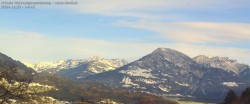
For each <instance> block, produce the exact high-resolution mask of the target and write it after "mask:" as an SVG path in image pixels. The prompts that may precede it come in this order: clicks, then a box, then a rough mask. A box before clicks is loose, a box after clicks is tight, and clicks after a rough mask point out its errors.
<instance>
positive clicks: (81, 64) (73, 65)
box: [24, 56, 128, 80]
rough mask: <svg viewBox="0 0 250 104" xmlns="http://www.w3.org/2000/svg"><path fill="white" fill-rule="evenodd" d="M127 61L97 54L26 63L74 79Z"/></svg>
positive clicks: (37, 69) (41, 71) (40, 70)
mask: <svg viewBox="0 0 250 104" xmlns="http://www.w3.org/2000/svg"><path fill="white" fill-rule="evenodd" d="M127 63H128V62H127V61H125V60H123V59H104V58H100V57H97V56H94V57H92V58H89V59H78V60H74V59H70V60H61V61H58V62H38V63H33V64H30V63H25V62H24V64H26V65H27V66H29V67H30V68H33V69H35V70H36V71H37V72H39V73H55V74H59V75H62V76H65V77H68V78H70V79H73V80H78V79H82V78H85V77H87V76H91V75H95V74H98V73H103V72H106V71H111V70H115V69H116V68H118V67H121V66H124V65H126V64H127Z"/></svg>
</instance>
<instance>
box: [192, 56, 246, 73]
mask: <svg viewBox="0 0 250 104" xmlns="http://www.w3.org/2000/svg"><path fill="white" fill-rule="evenodd" d="M193 60H194V61H196V62H197V63H199V64H205V65H209V66H211V67H214V68H220V69H224V70H225V71H228V72H233V73H236V74H240V73H241V72H242V71H244V70H246V69H248V65H245V64H240V63H238V62H237V61H236V60H232V59H229V58H228V57H218V56H216V57H212V56H210V57H209V56H205V55H199V56H196V57H194V58H193Z"/></svg>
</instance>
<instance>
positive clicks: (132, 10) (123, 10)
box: [70, 0, 249, 19]
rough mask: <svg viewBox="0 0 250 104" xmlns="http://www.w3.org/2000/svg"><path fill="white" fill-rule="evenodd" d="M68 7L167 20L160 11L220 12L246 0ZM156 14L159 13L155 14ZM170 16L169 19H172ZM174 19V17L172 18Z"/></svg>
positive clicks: (93, 1)
mask: <svg viewBox="0 0 250 104" xmlns="http://www.w3.org/2000/svg"><path fill="white" fill-rule="evenodd" d="M78 2H79V4H78V5H76V6H72V7H70V9H73V10H77V11H79V12H82V13H89V14H96V15H104V16H119V17H138V18H144V19H145V18H148V19H152V18H167V17H168V16H170V15H168V16H164V15H165V14H164V13H163V12H162V11H169V10H183V9H199V10H201V9H203V10H204V9H207V10H221V9H230V8H242V7H247V6H248V4H249V2H248V1H247V0H202V1H201V0H137V1H134V0H120V1H117V0H105V1H100V0H81V1H80V0H79V1H78ZM157 12H160V13H158V14H157ZM172 16H173V15H171V16H170V17H172ZM173 17H175V16H173Z"/></svg>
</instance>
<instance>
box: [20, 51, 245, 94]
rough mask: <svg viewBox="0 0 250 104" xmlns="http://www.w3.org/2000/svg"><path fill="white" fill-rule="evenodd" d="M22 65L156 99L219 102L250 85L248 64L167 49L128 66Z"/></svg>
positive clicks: (110, 62)
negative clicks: (166, 97) (193, 99)
mask: <svg viewBox="0 0 250 104" xmlns="http://www.w3.org/2000/svg"><path fill="white" fill-rule="evenodd" d="M25 64H26V65H27V66H29V67H31V68H33V69H35V70H36V71H37V72H38V73H53V74H58V75H60V76H63V77H67V78H70V79H72V80H74V81H81V82H98V83H102V84H104V85H107V86H110V87H115V88H118V89H126V90H130V91H136V92H147V93H152V94H156V95H160V96H174V97H189V98H205V99H222V98H223V97H224V96H225V94H226V92H227V91H228V90H229V89H234V90H235V91H236V92H241V91H242V90H243V89H245V88H246V87H249V86H250V80H249V79H250V67H249V65H246V64H242V63H238V62H237V61H236V60H232V59H229V58H227V57H212V56H205V55H199V56H196V57H194V58H191V57H189V56H187V55H185V54H184V53H181V52H178V51H176V50H173V49H169V48H158V49H156V50H154V51H153V52H152V53H150V54H148V55H146V56H144V57H142V58H140V59H138V60H136V61H134V62H131V63H128V62H127V61H125V60H122V59H104V58H100V57H93V58H89V59H81V60H74V59H71V60H65V61H58V62H39V63H33V64H28V63H25Z"/></svg>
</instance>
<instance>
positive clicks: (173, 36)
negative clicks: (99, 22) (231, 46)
mask: <svg viewBox="0 0 250 104" xmlns="http://www.w3.org/2000/svg"><path fill="white" fill-rule="evenodd" d="M114 24H115V25H120V26H126V27H130V28H137V29H145V30H150V31H154V32H156V33H158V34H160V35H161V36H163V37H165V38H167V39H170V40H174V41H175V42H180V43H244V42H249V41H250V24H243V23H215V22H151V21H120V22H116V23H114Z"/></svg>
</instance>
